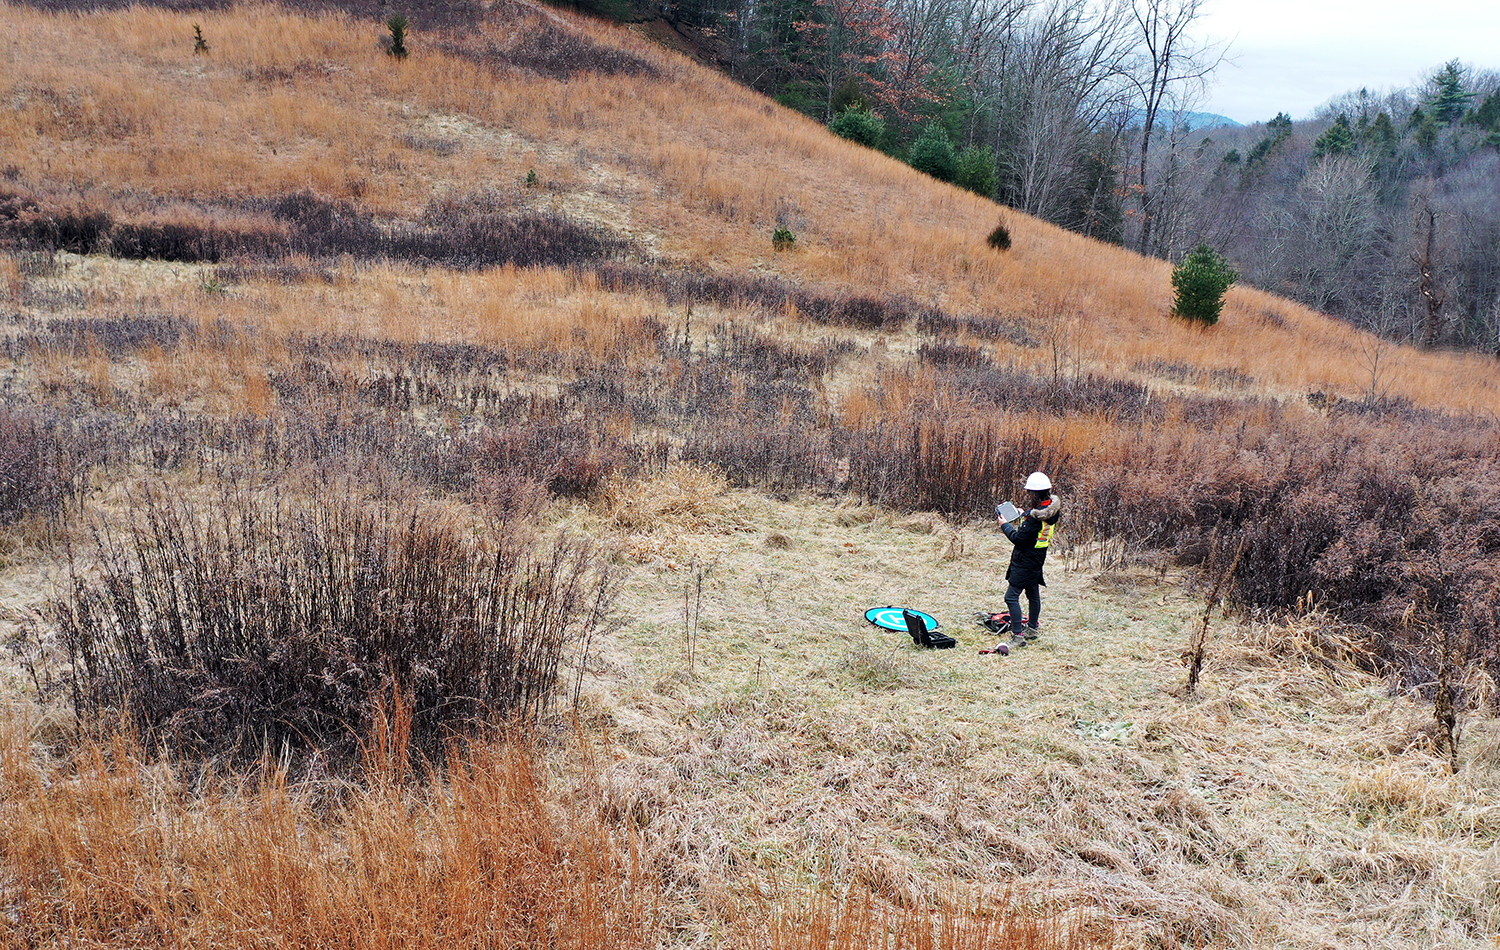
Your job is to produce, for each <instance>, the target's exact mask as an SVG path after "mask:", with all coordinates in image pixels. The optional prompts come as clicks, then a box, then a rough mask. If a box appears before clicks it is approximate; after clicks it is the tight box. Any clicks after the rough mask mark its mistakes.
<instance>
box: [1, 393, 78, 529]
mask: <svg viewBox="0 0 1500 950" xmlns="http://www.w3.org/2000/svg"><path fill="white" fill-rule="evenodd" d="M72 448H75V447H74V446H72V444H71V440H69V439H67V438H66V437H65V435H64V431H63V428H62V426H60V425H59V423H58V421H57V420H55V419H48V418H47V417H45V416H43V415H40V414H38V413H35V412H32V411H25V410H18V409H11V408H5V407H0V525H7V524H14V523H15V522H17V521H19V520H20V519H21V518H22V517H24V516H25V515H27V514H33V513H34V514H38V515H41V516H43V517H47V518H55V517H57V516H58V515H60V514H61V513H62V511H63V506H64V504H65V503H66V502H67V501H68V499H69V498H70V497H72V495H73V493H74V489H75V483H76V480H77V478H78V469H79V463H80V459H79V457H78V456H77V455H76V454H75V452H74V451H70V449H72Z"/></svg>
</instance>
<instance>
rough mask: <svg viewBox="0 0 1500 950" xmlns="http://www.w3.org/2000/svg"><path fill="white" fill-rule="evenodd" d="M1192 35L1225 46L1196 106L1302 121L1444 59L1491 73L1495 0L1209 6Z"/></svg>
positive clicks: (1247, 117)
mask: <svg viewBox="0 0 1500 950" xmlns="http://www.w3.org/2000/svg"><path fill="white" fill-rule="evenodd" d="M1198 35H1199V36H1200V37H1203V38H1212V39H1220V40H1230V41H1231V42H1230V48H1229V55H1230V57H1231V59H1232V60H1233V62H1232V63H1229V62H1226V63H1225V64H1224V65H1222V66H1220V68H1219V71H1218V73H1217V74H1216V77H1215V79H1216V81H1215V84H1214V85H1213V86H1212V87H1211V88H1210V89H1209V90H1208V92H1207V94H1206V96H1205V97H1204V99H1203V103H1202V105H1201V106H1200V108H1201V109H1202V110H1203V111H1207V112H1217V113H1220V114H1222V115H1227V116H1229V117H1230V118H1232V119H1236V120H1238V121H1240V122H1262V121H1265V120H1266V119H1269V118H1271V117H1272V116H1274V115H1276V113H1277V112H1286V113H1288V114H1290V115H1291V116H1292V118H1294V119H1303V118H1307V117H1308V116H1309V115H1310V114H1311V113H1312V112H1313V111H1314V110H1315V109H1316V108H1317V107H1318V106H1320V105H1322V104H1324V103H1326V102H1327V101H1328V100H1330V99H1332V98H1334V97H1335V96H1338V95H1342V94H1343V93H1346V92H1350V91H1352V90H1356V89H1359V88H1361V87H1366V88H1369V89H1370V90H1372V91H1379V90H1384V89H1390V88H1394V87H1400V86H1410V85H1414V84H1417V83H1420V82H1422V81H1423V80H1425V79H1426V77H1427V76H1429V75H1431V73H1432V72H1433V71H1434V70H1435V69H1437V68H1438V67H1440V66H1442V64H1443V63H1445V62H1447V61H1448V60H1450V59H1458V60H1460V61H1462V62H1464V63H1467V64H1469V65H1472V66H1477V67H1479V68H1481V69H1500V3H1495V2H1494V0H1484V2H1480V0H1461V2H1446V3H1444V2H1438V3H1428V4H1426V5H1423V6H1420V7H1413V6H1411V5H1409V4H1398V3H1392V2H1387V0H1378V2H1365V3H1356V2H1349V0H1335V2H1319V0H1302V2H1300V3H1299V2H1294V0H1266V2H1257V3H1247V2H1235V0H1217V2H1212V3H1210V4H1208V5H1206V6H1205V8H1204V15H1203V17H1202V19H1201V20H1200V28H1199V30H1198Z"/></svg>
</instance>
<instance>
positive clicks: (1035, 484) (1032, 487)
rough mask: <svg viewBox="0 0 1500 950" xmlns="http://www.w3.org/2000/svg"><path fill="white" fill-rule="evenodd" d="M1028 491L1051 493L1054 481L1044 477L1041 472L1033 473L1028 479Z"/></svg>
mask: <svg viewBox="0 0 1500 950" xmlns="http://www.w3.org/2000/svg"><path fill="white" fill-rule="evenodd" d="M1026 490H1027V491H1051V490H1052V479H1050V478H1048V477H1047V476H1045V475H1043V474H1042V473H1041V472H1032V473H1031V474H1030V475H1028V476H1027V477H1026Z"/></svg>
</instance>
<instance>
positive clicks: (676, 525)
mask: <svg viewBox="0 0 1500 950" xmlns="http://www.w3.org/2000/svg"><path fill="white" fill-rule="evenodd" d="M596 507H597V508H598V510H599V512H600V514H602V515H603V516H604V517H605V519H607V520H608V521H609V522H610V523H611V524H614V525H615V526H617V527H620V528H624V529H626V530H630V531H636V532H642V533H659V532H688V533H693V534H724V533H729V532H733V531H742V530H745V529H746V528H747V527H749V526H748V524H747V523H746V522H745V521H744V520H743V518H742V517H741V516H740V515H739V514H738V513H737V510H736V509H737V505H736V504H735V502H734V499H733V498H732V497H731V496H730V493H729V482H728V480H727V479H726V478H725V477H724V476H723V474H721V473H720V472H717V471H715V470H713V469H711V468H704V467H702V466H698V465H691V464H688V463H676V464H673V465H671V466H670V467H668V469H667V470H666V471H665V472H663V473H662V474H661V475H656V476H648V477H645V478H636V479H629V478H625V477H622V476H616V477H613V478H611V479H610V480H609V482H608V483H607V484H606V485H605V486H604V489H603V492H602V493H601V497H600V499H599V501H598V503H597V506H596Z"/></svg>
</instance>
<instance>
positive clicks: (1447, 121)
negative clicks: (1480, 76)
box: [1427, 59, 1474, 125]
mask: <svg viewBox="0 0 1500 950" xmlns="http://www.w3.org/2000/svg"><path fill="white" fill-rule="evenodd" d="M1432 85H1433V90H1432V94H1431V95H1430V96H1429V97H1428V98H1427V102H1428V104H1429V105H1430V106H1431V107H1432V118H1433V120H1434V121H1435V122H1437V123H1439V124H1441V125H1452V124H1453V123H1455V122H1457V121H1458V120H1459V119H1461V118H1463V115H1464V108H1465V107H1466V106H1468V104H1469V103H1470V102H1471V101H1473V99H1474V94H1473V93H1471V92H1469V91H1468V90H1467V89H1465V88H1464V69H1463V67H1462V66H1461V65H1459V62H1458V60H1456V59H1453V60H1449V61H1448V62H1447V64H1445V65H1444V66H1443V68H1442V69H1440V70H1438V73H1437V75H1436V76H1433V77H1432Z"/></svg>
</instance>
